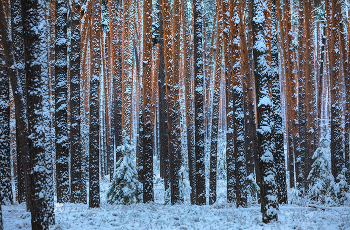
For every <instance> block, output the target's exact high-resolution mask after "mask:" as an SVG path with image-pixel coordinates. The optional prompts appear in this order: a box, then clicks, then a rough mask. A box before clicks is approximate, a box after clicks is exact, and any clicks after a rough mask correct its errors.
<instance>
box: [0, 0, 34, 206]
mask: <svg viewBox="0 0 350 230" xmlns="http://www.w3.org/2000/svg"><path fill="white" fill-rule="evenodd" d="M2 9H4V8H2ZM0 15H1V16H5V13H0ZM1 16H0V17H1ZM22 17H23V16H22V5H21V1H20V0H14V1H11V28H12V29H11V32H12V34H11V36H12V45H11V43H10V40H9V33H8V32H7V33H6V31H5V28H7V26H6V25H5V24H3V25H1V26H0V28H1V29H0V31H1V32H0V33H1V34H2V37H3V40H2V41H3V44H4V51H5V56H6V63H7V66H16V68H9V69H8V70H7V71H8V72H7V74H8V75H9V77H10V82H11V86H12V91H13V95H14V100H15V105H16V106H15V114H16V125H17V127H16V145H17V147H16V150H17V175H18V181H17V183H18V202H19V203H21V202H23V201H24V200H25V201H26V205H27V210H28V211H29V210H30V206H31V199H30V194H31V186H30V180H29V173H28V172H29V154H28V118H27V88H26V75H25V68H24V67H25V64H24V40H23V39H24V38H23V21H22ZM0 21H1V22H2V23H6V20H5V19H0ZM5 34H7V35H5ZM6 38H8V39H6Z"/></svg>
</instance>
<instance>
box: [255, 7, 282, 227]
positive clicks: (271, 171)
mask: <svg viewBox="0 0 350 230" xmlns="http://www.w3.org/2000/svg"><path fill="white" fill-rule="evenodd" d="M271 9H272V8H271V5H270V4H269V2H268V1H266V0H255V1H254V9H253V10H254V13H253V14H254V17H253V31H254V50H253V52H254V63H255V70H254V74H255V83H256V103H257V105H258V106H257V122H258V132H257V135H258V152H259V156H260V162H259V165H260V170H261V185H260V191H261V212H262V220H263V222H264V223H269V222H270V221H273V220H277V219H278V216H277V209H278V200H277V194H276V181H275V168H274V161H273V156H272V153H271V151H272V149H271V144H272V143H271V138H272V136H271V126H272V119H271V104H272V103H271V102H270V103H261V102H262V101H263V100H266V97H269V95H270V92H269V91H270V89H271V85H270V84H271V75H272V74H271V68H270V62H271V56H270V55H269V50H270V45H271V31H270V29H271V14H270V12H271ZM270 100H271V99H270Z"/></svg>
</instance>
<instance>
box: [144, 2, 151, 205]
mask: <svg viewBox="0 0 350 230" xmlns="http://www.w3.org/2000/svg"><path fill="white" fill-rule="evenodd" d="M151 15H152V0H145V1H144V2H143V62H142V65H143V78H142V80H143V83H142V86H143V96H142V97H143V138H142V140H143V160H142V161H143V202H144V203H147V202H151V201H154V191H153V119H152V17H151Z"/></svg>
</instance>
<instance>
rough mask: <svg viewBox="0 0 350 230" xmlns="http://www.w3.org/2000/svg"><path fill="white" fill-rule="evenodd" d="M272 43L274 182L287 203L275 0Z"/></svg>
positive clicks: (274, 2) (280, 195)
mask: <svg viewBox="0 0 350 230" xmlns="http://www.w3.org/2000/svg"><path fill="white" fill-rule="evenodd" d="M272 7H273V11H272V42H271V43H272V44H271V59H272V63H271V67H272V104H273V106H272V111H273V115H272V116H273V127H272V138H273V141H274V149H273V158H274V161H275V168H276V184H277V197H278V203H280V204H282V203H285V204H286V203H287V184H286V183H287V181H286V169H285V157H284V136H283V126H282V108H281V107H282V105H281V85H280V82H281V81H280V74H279V59H278V40H277V30H278V28H277V12H276V0H272Z"/></svg>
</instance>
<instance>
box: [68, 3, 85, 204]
mask: <svg viewBox="0 0 350 230" xmlns="http://www.w3.org/2000/svg"><path fill="white" fill-rule="evenodd" d="M70 26H71V52H70V93H71V95H70V111H71V128H70V135H71V136H70V143H71V144H70V154H71V160H70V163H71V197H70V201H71V202H72V203H86V197H85V196H83V194H85V192H84V191H85V190H86V183H85V178H84V177H83V173H82V170H83V168H82V161H83V154H82V145H81V139H80V40H81V39H80V2H79V1H77V2H73V3H72V8H71V11H70Z"/></svg>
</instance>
